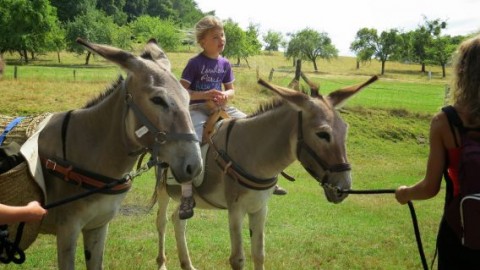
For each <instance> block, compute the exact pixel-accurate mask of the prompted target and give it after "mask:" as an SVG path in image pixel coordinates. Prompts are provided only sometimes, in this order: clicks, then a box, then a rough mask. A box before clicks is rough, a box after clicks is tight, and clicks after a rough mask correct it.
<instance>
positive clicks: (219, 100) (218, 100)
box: [213, 91, 228, 107]
mask: <svg viewBox="0 0 480 270" xmlns="http://www.w3.org/2000/svg"><path fill="white" fill-rule="evenodd" d="M217 92H218V93H219V95H217V96H216V97H215V99H214V100H213V101H214V102H215V104H217V105H218V106H220V107H221V106H225V105H227V102H228V95H227V94H226V93H225V92H219V91H217Z"/></svg>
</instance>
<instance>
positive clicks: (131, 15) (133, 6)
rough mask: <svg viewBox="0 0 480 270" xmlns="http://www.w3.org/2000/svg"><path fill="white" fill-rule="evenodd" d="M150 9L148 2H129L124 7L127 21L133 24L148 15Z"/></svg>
mask: <svg viewBox="0 0 480 270" xmlns="http://www.w3.org/2000/svg"><path fill="white" fill-rule="evenodd" d="M147 9H148V0H128V1H127V2H126V3H125V6H124V7H123V11H124V12H125V13H126V14H127V21H128V22H132V21H134V20H135V19H136V18H138V17H140V16H142V15H144V14H146V10H147Z"/></svg>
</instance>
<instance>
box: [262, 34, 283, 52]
mask: <svg viewBox="0 0 480 270" xmlns="http://www.w3.org/2000/svg"><path fill="white" fill-rule="evenodd" d="M263 42H265V44H266V45H265V50H267V51H275V52H276V51H278V50H279V49H280V46H281V45H282V43H283V42H284V39H283V36H282V33H281V32H276V31H273V30H268V31H267V34H265V35H263Z"/></svg>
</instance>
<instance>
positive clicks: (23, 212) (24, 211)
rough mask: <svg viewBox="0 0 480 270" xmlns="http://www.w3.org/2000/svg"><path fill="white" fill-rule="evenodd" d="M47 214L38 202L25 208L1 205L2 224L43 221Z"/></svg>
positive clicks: (0, 216)
mask: <svg viewBox="0 0 480 270" xmlns="http://www.w3.org/2000/svg"><path fill="white" fill-rule="evenodd" d="M46 213H47V210H45V209H44V208H43V207H42V206H40V204H39V203H38V202H36V201H33V202H30V203H29V204H27V205H25V206H9V205H5V204H0V224H10V223H17V222H23V221H25V222H28V221H35V220H41V219H42V218H43V216H44V215H45V214H46Z"/></svg>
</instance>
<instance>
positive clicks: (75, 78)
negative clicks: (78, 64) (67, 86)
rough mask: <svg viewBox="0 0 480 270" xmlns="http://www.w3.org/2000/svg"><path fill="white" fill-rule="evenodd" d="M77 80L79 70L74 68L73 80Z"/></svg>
mask: <svg viewBox="0 0 480 270" xmlns="http://www.w3.org/2000/svg"><path fill="white" fill-rule="evenodd" d="M76 80H77V71H76V70H75V69H74V70H73V81H76Z"/></svg>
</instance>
